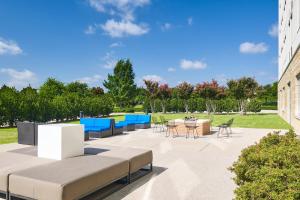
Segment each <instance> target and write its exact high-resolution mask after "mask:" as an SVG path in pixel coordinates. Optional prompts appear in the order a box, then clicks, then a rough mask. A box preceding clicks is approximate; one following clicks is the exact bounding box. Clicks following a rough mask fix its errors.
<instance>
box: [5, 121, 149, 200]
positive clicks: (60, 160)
mask: <svg viewBox="0 0 300 200" xmlns="http://www.w3.org/2000/svg"><path fill="white" fill-rule="evenodd" d="M148 119H151V117H148V116H147V117H140V116H136V117H131V116H130V117H126V118H125V121H124V122H121V123H120V124H121V125H120V126H119V127H118V125H119V124H118V123H114V122H113V121H109V120H107V121H102V120H101V121H99V120H98V119H97V120H96V118H89V120H87V119H84V120H82V121H81V122H82V124H46V125H37V124H34V123H32V124H30V125H31V128H32V127H35V126H36V127H37V128H36V130H35V131H33V133H35V134H37V133H38V136H37V135H31V139H32V138H35V139H34V140H33V143H32V141H29V142H28V141H27V143H32V144H31V145H32V146H30V147H25V148H22V149H17V150H13V151H8V152H3V153H0V160H1V162H0V197H2V198H7V199H39V200H40V199H42V200H73V199H81V198H83V197H86V196H87V195H89V194H91V193H93V192H95V191H98V190H99V189H102V188H104V187H106V186H108V185H110V184H111V183H113V182H116V181H119V182H121V183H122V184H130V182H131V180H132V174H133V173H135V172H137V171H139V170H147V171H149V172H151V171H152V161H153V154H152V151H151V150H145V149H137V148H126V147H118V146H103V145H101V146H100V145H92V144H88V145H85V144H84V138H85V135H86V134H85V133H86V132H88V133H89V134H90V133H92V134H91V135H92V136H99V137H106V136H111V132H109V131H108V130H111V127H113V130H114V128H115V127H117V128H119V129H121V127H122V129H123V127H124V126H125V125H127V124H130V125H131V126H133V125H134V126H135V125H137V127H141V128H144V127H149V125H148V124H146V122H147V120H148ZM134 123H137V124H134ZM28 127H30V126H28ZM28 127H27V128H28ZM18 129H21V128H20V127H19V128H18ZM30 130H31V131H32V130H34V129H30ZM113 130H112V132H113ZM122 131H123V130H122ZM97 132H100V134H96V133H97ZM22 134H24V133H22ZM22 134H19V135H20V136H22ZM93 134H94V135H93ZM25 135H26V134H25ZM112 135H114V134H112ZM26 136H27V135H26ZM89 136H90V135H89ZM23 141H24V140H23ZM34 145H37V146H34Z"/></svg>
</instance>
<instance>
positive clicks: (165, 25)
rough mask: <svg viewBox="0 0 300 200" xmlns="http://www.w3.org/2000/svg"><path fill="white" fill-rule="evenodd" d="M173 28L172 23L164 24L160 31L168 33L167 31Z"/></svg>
mask: <svg viewBox="0 0 300 200" xmlns="http://www.w3.org/2000/svg"><path fill="white" fill-rule="evenodd" d="M171 27H172V25H171V24H170V23H164V24H163V25H162V26H161V27H160V29H161V30H162V31H167V30H169V29H170V28H171Z"/></svg>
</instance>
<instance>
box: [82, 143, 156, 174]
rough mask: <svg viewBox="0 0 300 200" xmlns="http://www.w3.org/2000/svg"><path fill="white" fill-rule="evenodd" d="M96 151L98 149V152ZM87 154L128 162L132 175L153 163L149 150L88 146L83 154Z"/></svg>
mask: <svg viewBox="0 0 300 200" xmlns="http://www.w3.org/2000/svg"><path fill="white" fill-rule="evenodd" d="M89 148H90V149H89ZM94 148H95V149H94ZM96 149H98V151H97V150H96ZM89 152H90V153H91V154H95V152H99V153H97V155H99V156H107V157H113V158H120V159H125V160H128V161H129V169H130V173H134V172H136V171H138V170H140V169H141V168H143V167H144V166H146V165H147V164H151V163H152V161H153V154H152V151H151V150H146V149H139V148H129V147H119V146H109V145H89V146H88V147H87V148H85V153H87V154H89Z"/></svg>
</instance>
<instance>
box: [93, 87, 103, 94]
mask: <svg viewBox="0 0 300 200" xmlns="http://www.w3.org/2000/svg"><path fill="white" fill-rule="evenodd" d="M91 92H92V95H94V96H101V95H103V94H104V90H103V89H102V88H101V87H92V89H91Z"/></svg>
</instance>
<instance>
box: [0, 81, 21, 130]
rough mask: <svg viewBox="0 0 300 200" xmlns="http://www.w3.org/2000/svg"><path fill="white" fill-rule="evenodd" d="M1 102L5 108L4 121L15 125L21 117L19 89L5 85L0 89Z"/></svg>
mask: <svg viewBox="0 0 300 200" xmlns="http://www.w3.org/2000/svg"><path fill="white" fill-rule="evenodd" d="M0 102H1V103H0V105H1V107H2V108H3V109H2V112H3V118H2V121H3V122H4V123H8V124H9V126H13V125H14V124H15V122H16V121H17V120H18V118H19V117H20V112H19V93H18V91H17V90H16V89H15V88H14V87H8V86H6V85H3V86H2V87H1V89H0Z"/></svg>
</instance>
